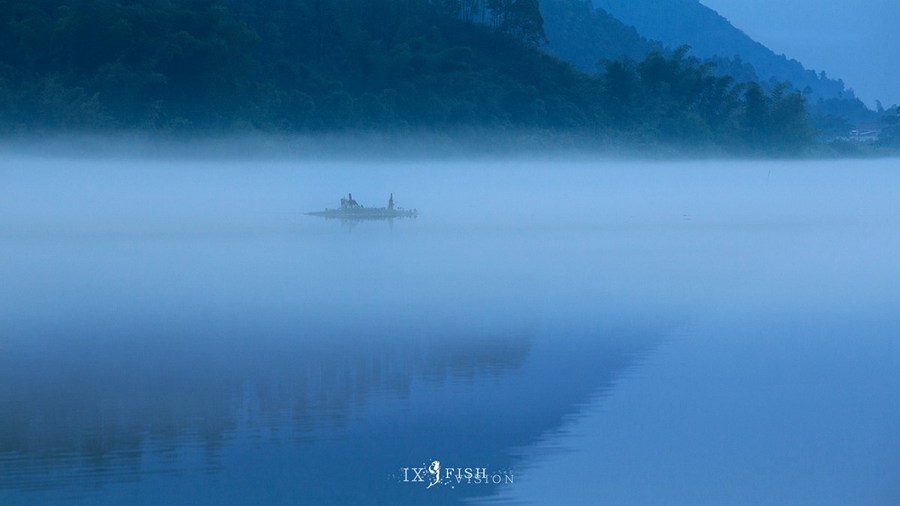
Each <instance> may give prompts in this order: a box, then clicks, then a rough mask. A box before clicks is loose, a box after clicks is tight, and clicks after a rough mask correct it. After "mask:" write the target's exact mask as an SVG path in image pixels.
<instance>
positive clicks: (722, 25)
mask: <svg viewBox="0 0 900 506" xmlns="http://www.w3.org/2000/svg"><path fill="white" fill-rule="evenodd" d="M593 5H594V6H595V7H598V8H601V9H603V10H605V11H606V12H608V13H610V14H612V15H613V16H614V17H616V18H617V19H619V20H620V21H622V22H623V23H625V24H627V25H630V26H633V27H635V28H636V29H637V31H638V32H639V33H640V34H641V35H643V36H644V37H647V38H650V39H654V40H658V41H660V42H662V43H663V44H665V45H667V46H670V47H677V46H680V45H682V44H688V45H690V46H691V50H692V53H693V54H695V55H697V56H699V57H701V58H716V57H721V58H734V57H738V58H739V59H740V60H743V61H745V62H747V63H750V64H751V65H753V67H754V68H755V69H756V73H757V75H758V76H759V78H760V80H762V81H767V80H770V79H774V80H776V81H787V82H790V83H791V84H792V85H793V87H794V88H795V89H797V90H800V91H803V92H804V93H806V94H808V95H809V96H810V98H811V100H812V102H816V101H818V100H819V99H822V100H829V99H851V100H852V99H855V98H856V97H855V95H854V94H853V90H850V89H847V88H846V87H845V85H844V82H843V81H841V80H840V79H831V78H828V77H827V76H826V74H825V72H821V73H816V72H815V71H813V70H808V69H806V68H804V67H803V65H802V64H801V63H800V62H798V61H797V60H793V59H788V58H787V57H785V56H784V55H778V54H776V53H775V52H774V51H772V50H771V49H769V48H767V47H766V46H764V45H762V44H760V43H759V42H756V41H755V40H753V39H752V38H750V37H749V36H748V35H747V34H746V33H744V32H743V31H741V30H740V29H738V28H736V27H735V26H734V25H732V24H731V22H729V21H728V20H727V19H725V18H724V17H722V16H721V15H719V14H718V13H717V12H716V11H714V10H713V9H710V8H709V7H707V6H705V5H703V4H701V3H700V1H699V0H593Z"/></svg>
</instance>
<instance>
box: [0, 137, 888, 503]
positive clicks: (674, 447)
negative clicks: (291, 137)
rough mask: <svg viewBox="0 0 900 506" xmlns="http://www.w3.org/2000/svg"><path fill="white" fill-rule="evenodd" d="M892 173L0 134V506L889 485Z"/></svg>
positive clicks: (829, 498)
mask: <svg viewBox="0 0 900 506" xmlns="http://www.w3.org/2000/svg"><path fill="white" fill-rule="evenodd" d="M895 166H896V160H869V161H827V162H820V161H817V162H779V161H771V162H736V161H703V162H652V161H647V162H640V161H623V160H612V159H595V158H590V157H583V158H580V157H573V156H567V157H557V156H552V155H547V156H545V157H543V158H539V159H533V160H526V159H524V158H496V159H489V158H485V159H480V160H464V159H457V160H452V159H451V160H427V159H396V160H384V159H377V158H376V159H369V160H365V161H362V160H360V159H355V158H352V157H346V158H337V159H336V158H330V159H317V158H313V157H309V158H302V157H299V158H281V159H277V158H276V159H254V158H241V159H232V160H227V161H226V160H217V159H206V158H203V157H182V158H179V157H175V158H165V157H163V156H156V157H150V158H144V159H130V158H120V157H112V156H107V157H103V156H100V157H86V156H81V157H78V158H76V159H69V158H66V157H64V156H51V155H46V156H35V155H34V154H30V155H27V156H26V155H23V154H15V153H8V154H6V155H5V156H4V157H2V158H0V255H2V257H0V279H2V284H0V504H46V503H61V504H123V503H128V504H161V503H165V504H349V503H373V504H377V503H381V504H385V503H391V504H422V503H435V504H456V503H460V502H462V501H464V500H465V501H472V502H476V503H480V502H487V503H492V502H498V501H499V502H508V503H513V504H520V503H524V504H527V503H532V504H553V503H559V502H562V503H573V504H574V503H583V502H584V501H590V502H592V503H596V502H597V501H600V503H602V504H684V503H691V504H760V503H774V504H783V503H792V504H871V505H892V504H896V503H897V501H898V499H900V487H898V485H897V483H896V480H894V479H893V478H894V477H895V476H897V475H898V474H900V430H898V429H897V427H896V420H897V419H898V418H900V401H898V399H897V396H896V392H897V391H898V390H900V367H898V366H900V317H898V316H897V314H896V307H898V303H900V289H898V286H900V269H897V267H896V251H898V250H900V234H898V232H900V206H898V204H897V201H896V198H895V195H896V189H897V188H898V187H900V175H898V174H897V173H896V171H895V170H894V167H895ZM347 192H353V196H354V198H355V199H357V200H358V201H360V203H362V204H363V205H371V206H381V205H384V203H385V202H386V199H387V196H388V195H389V194H390V193H391V192H392V193H393V194H394V198H395V200H396V201H397V203H398V205H402V206H405V207H408V208H418V210H419V212H420V215H419V217H418V218H415V219H397V220H393V221H371V222H342V221H341V220H326V219H322V218H318V217H311V216H305V215H304V214H303V212H306V211H315V210H321V209H322V208H324V207H334V206H335V204H336V203H337V199H339V198H340V197H341V196H342V195H344V194H345V193H347ZM434 460H440V461H441V462H442V464H443V465H444V466H445V467H447V466H458V467H487V468H488V469H489V470H490V472H491V473H494V472H497V473H502V474H503V475H504V476H505V475H512V476H514V482H513V483H507V484H500V485H483V484H482V485H475V484H468V483H462V484H457V485H453V484H447V485H441V486H440V487H437V488H435V489H430V490H426V489H425V486H424V484H422V483H404V482H403V471H402V468H403V467H415V466H425V465H427V464H429V463H430V462H432V461H434Z"/></svg>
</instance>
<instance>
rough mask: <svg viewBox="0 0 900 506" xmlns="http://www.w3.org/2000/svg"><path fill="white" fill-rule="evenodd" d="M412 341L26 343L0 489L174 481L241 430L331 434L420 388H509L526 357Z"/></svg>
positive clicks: (0, 381) (1, 434) (5, 404)
mask: <svg viewBox="0 0 900 506" xmlns="http://www.w3.org/2000/svg"><path fill="white" fill-rule="evenodd" d="M414 330H415V329H410V332H411V334H410V335H408V336H407V337H401V338H393V337H392V338H388V337H385V336H379V335H377V333H376V334H375V335H371V334H370V335H362V334H361V338H360V339H353V340H350V339H348V338H346V337H344V336H340V335H329V336H321V335H320V336H315V338H311V337H309V336H306V337H304V336H302V335H297V334H291V333H285V335H279V336H270V337H267V338H263V339H254V340H252V341H251V340H250V339H247V338H245V337H230V338H226V339H221V340H220V339H215V340H211V339H206V338H197V337H193V338H191V337H188V336H184V337H183V338H182V339H176V338H172V337H168V338H166V339H165V341H164V342H160V340H159V337H158V336H156V335H148V336H146V337H144V338H140V339H133V340H129V341H128V342H127V343H123V342H118V343H117V341H116V339H115V338H108V339H103V338H97V339H90V340H85V341H87V342H79V343H78V346H76V345H74V344H73V345H71V346H60V345H59V344H56V343H58V342H70V341H72V340H71V339H69V338H67V337H60V338H59V339H54V338H41V339H40V342H35V341H33V342H31V343H29V344H28V345H27V346H23V347H22V348H21V353H20V354H18V355H17V354H16V353H13V354H8V355H6V356H3V357H0V413H3V415H2V416H0V489H8V488H23V489H43V488H53V487H58V486H62V485H66V484H75V483H77V484H79V485H102V484H103V483H105V482H110V481H121V480H130V479H134V478H135V477H136V476H137V475H138V474H139V473H141V472H144V471H145V470H143V469H142V466H144V465H145V464H146V461H147V455H146V452H149V453H150V454H151V455H153V456H156V457H159V460H160V462H162V464H163V465H162V467H163V468H166V467H171V468H177V467H178V465H179V460H180V457H179V448H181V447H184V446H186V445H187V446H192V447H194V446H195V447H198V448H201V449H202V450H203V452H204V453H205V454H206V458H205V462H206V464H205V466H206V467H211V468H215V467H216V466H218V465H219V464H218V463H217V453H218V452H219V451H220V450H221V448H222V446H223V445H224V444H226V443H227V441H228V440H229V439H231V438H232V437H233V436H234V435H235V434H236V432H238V431H240V430H244V431H246V432H250V433H253V432H260V431H269V432H273V431H282V430H284V429H288V430H289V431H290V432H291V433H293V434H294V435H295V436H299V437H301V438H315V437H317V436H320V435H321V434H323V433H334V432H336V431H339V430H340V429H341V427H343V426H344V425H345V424H346V420H347V417H348V415H349V414H350V413H351V412H352V411H353V410H354V409H356V408H358V407H359V406H360V405H362V404H364V403H365V402H366V401H367V399H369V397H370V396H371V395H372V393H373V392H388V393H393V394H396V395H400V396H405V395H407V394H408V391H409V389H410V385H411V384H412V383H413V382H414V381H415V378H416V377H426V376H427V377H429V378H445V377H453V376H455V375H458V374H465V375H468V376H471V377H477V376H479V375H482V374H504V372H505V371H508V370H510V369H514V368H515V367H518V366H519V365H521V363H522V361H523V360H524V359H525V357H526V356H527V354H528V349H529V347H530V336H529V335H528V333H527V329H523V330H520V331H518V332H515V333H513V334H512V335H511V336H509V337H506V336H503V337H496V336H492V335H469V336H466V342H467V343H473V342H479V343H481V345H480V346H464V347H460V346H456V345H454V344H452V343H453V342H454V341H450V344H447V342H446V341H445V339H444V337H446V336H440V337H441V339H437V338H435V339H424V337H426V336H423V335H422V334H421V333H416V332H414ZM23 342H24V340H23ZM135 350H140V351H138V352H136V351H135Z"/></svg>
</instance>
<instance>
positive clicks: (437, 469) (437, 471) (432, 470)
mask: <svg viewBox="0 0 900 506" xmlns="http://www.w3.org/2000/svg"><path fill="white" fill-rule="evenodd" d="M428 474H431V475H433V476H434V479H433V481H432V482H431V483H429V484H428V486H427V487H425V489H426V490H427V489H429V488H431V487H433V486H435V485H437V484H439V483H440V482H441V462H440V461H439V460H435V461H434V462H432V463H431V465H430V466H428Z"/></svg>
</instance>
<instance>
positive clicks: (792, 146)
mask: <svg viewBox="0 0 900 506" xmlns="http://www.w3.org/2000/svg"><path fill="white" fill-rule="evenodd" d="M598 19H599V18H598ZM607 21H608V20H607ZM547 28H549V29H551V33H552V30H553V29H555V28H553V26H552V25H551V24H548V25H547ZM629 34H630V35H628V37H631V39H632V40H636V41H639V42H640V41H641V40H642V39H640V37H639V36H637V35H636V34H634V33H633V32H629ZM545 40H546V37H545V28H544V19H543V17H542V15H541V13H540V11H539V9H538V3H537V0H222V1H216V0H143V1H137V0H56V1H54V0H6V1H4V2H2V3H0V129H2V130H5V131H7V132H9V131H19V132H29V131H31V132H34V131H47V130H69V131H71V130H81V129H92V130H101V131H109V130H114V131H121V130H123V129H132V130H134V129H138V130H148V129H149V130H157V131H159V130H162V131H194V132H208V131H210V130H219V131H247V130H262V131H290V132H321V131H340V130H346V129H357V130H358V129H363V130H373V129H377V130H384V129H388V130H399V131H408V132H411V131H423V130H426V131H427V130H430V131H435V130H446V129H451V128H457V127H478V128H494V129H498V130H506V129H509V128H524V129H539V130H549V131H557V132H567V133H573V134H577V135H579V136H581V137H583V138H595V139H598V141H602V140H603V139H606V140H610V139H612V140H618V141H630V142H640V143H648V142H649V143H671V144H677V145H681V146H684V145H688V146H719V147H720V148H722V149H726V150H732V151H740V152H745V151H753V152H760V151H798V150H802V149H804V148H805V147H806V146H808V145H809V143H810V139H811V132H810V129H809V127H808V125H807V123H806V119H807V115H806V110H805V103H804V101H803V98H802V97H801V96H800V95H799V94H797V93H791V92H790V91H789V90H787V89H785V88H783V87H776V88H774V89H772V90H770V91H766V89H765V88H763V87H761V86H759V85H758V84H755V83H748V84H738V83H736V82H735V80H734V79H732V78H730V77H728V76H721V75H716V74H715V73H713V72H712V71H711V69H712V67H711V66H710V65H709V64H707V63H704V62H702V61H700V60H699V59H697V58H694V57H692V56H689V55H688V52H687V50H686V49H679V50H675V51H670V52H668V53H660V52H652V53H651V54H650V55H649V56H648V57H647V58H645V59H639V58H633V60H623V61H615V62H609V63H608V64H607V65H606V66H605V69H604V70H603V71H602V72H599V73H594V74H587V73H583V72H580V71H578V70H576V69H575V68H573V67H572V66H571V65H570V64H568V63H565V62H563V61H562V60H560V59H558V58H556V57H554V56H551V55H549V54H548V53H546V52H544V51H542V50H541V49H540V47H541V46H542V45H543V44H544V41H545ZM640 43H641V44H643V43H645V42H640ZM648 44H649V43H648ZM647 47H648V48H650V49H652V48H653V47H654V46H652V44H650V45H649V46H647ZM611 56H612V57H616V56H617V55H616V54H615V53H611ZM626 56H627V55H626Z"/></svg>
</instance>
